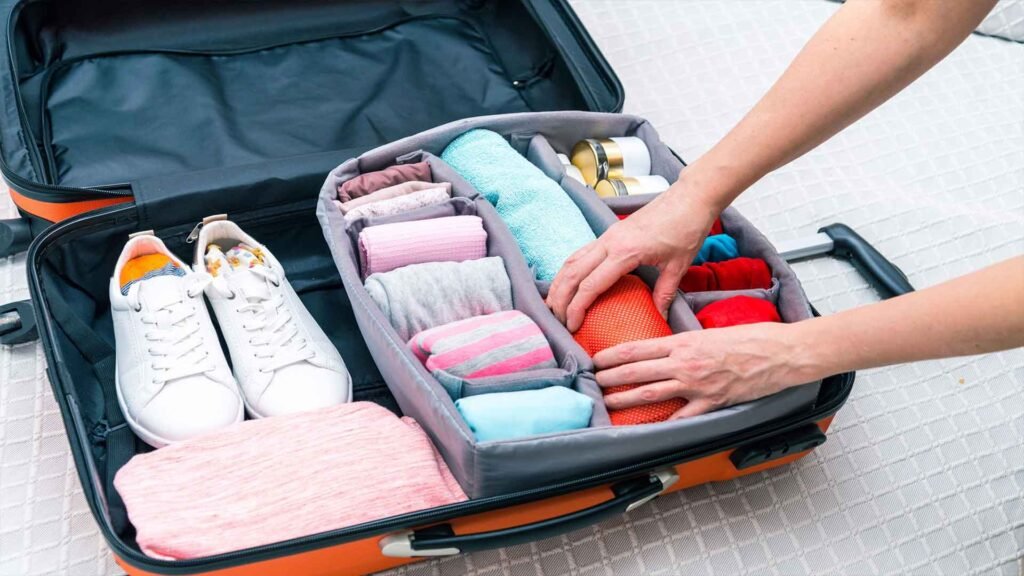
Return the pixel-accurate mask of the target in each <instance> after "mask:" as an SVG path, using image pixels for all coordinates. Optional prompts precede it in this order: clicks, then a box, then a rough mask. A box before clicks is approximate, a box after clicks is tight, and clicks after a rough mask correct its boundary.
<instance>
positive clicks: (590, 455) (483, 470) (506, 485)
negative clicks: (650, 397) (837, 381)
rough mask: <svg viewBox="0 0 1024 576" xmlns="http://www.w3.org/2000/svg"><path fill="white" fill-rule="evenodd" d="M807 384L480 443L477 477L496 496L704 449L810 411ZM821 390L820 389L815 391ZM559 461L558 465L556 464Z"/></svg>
mask: <svg viewBox="0 0 1024 576" xmlns="http://www.w3.org/2000/svg"><path fill="white" fill-rule="evenodd" d="M806 388H807V386H799V387H796V388H790V389H788V390H784V391H782V392H780V393H778V394H774V395H772V396H769V397H767V398H762V399H761V400H758V401H756V402H749V403H746V404H739V405H736V406H731V407H729V408H725V409H722V410H719V411H717V412H712V413H710V414H703V415H701V416H695V417H693V418H686V419H683V420H672V421H668V422H659V423H656V424H646V425H642V426H603V427H599V428H587V429H584V430H574V431H570V432H561V433H556V434H549V435H544V436H538V437H533V438H529V439H523V440H505V441H500V442H485V443H480V444H477V458H476V464H477V475H478V476H477V478H478V479H479V481H480V482H482V483H483V488H484V489H485V490H486V492H488V493H490V494H501V493H507V492H512V491H515V490H522V489H525V488H531V487H538V486H544V485H550V484H553V483H556V482H562V481H566V480H570V479H574V478H580V477H583V476H586V475H588V474H595V473H598V472H603V471H607V470H610V469H613V468H616V467H620V466H625V465H627V464H630V463H637V462H640V461H643V460H646V459H650V458H654V457H657V456H664V455H667V454H671V453H673V452H676V451H678V450H679V449H680V448H682V447H685V446H699V445H701V444H705V443H707V442H710V441H712V440H716V439H721V438H723V437H727V436H729V435H732V434H735V433H736V432H737V431H738V430H746V429H749V428H753V427H757V426H759V425H762V424H764V423H766V422H768V421H770V420H772V419H774V418H778V417H780V416H783V415H786V414H792V413H794V412H796V411H799V410H802V409H806V408H807V407H808V406H807V403H806V394H805V393H804V389H806ZM815 390H816V389H815ZM553 463H556V464H557V465H555V466H552V464H553Z"/></svg>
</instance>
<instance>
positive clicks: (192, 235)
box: [185, 222, 204, 244]
mask: <svg viewBox="0 0 1024 576" xmlns="http://www.w3.org/2000/svg"><path fill="white" fill-rule="evenodd" d="M203 224H204V222H200V223H199V224H196V227H195V228H193V229H192V231H191V232H189V233H188V237H187V238H185V243H186V244H192V243H194V242H195V241H196V240H199V231H200V230H202V229H203Z"/></svg>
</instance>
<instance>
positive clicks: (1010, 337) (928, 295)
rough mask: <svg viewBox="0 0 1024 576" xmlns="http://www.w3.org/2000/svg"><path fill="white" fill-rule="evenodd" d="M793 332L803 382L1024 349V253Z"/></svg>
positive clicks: (808, 323) (809, 323)
mask: <svg viewBox="0 0 1024 576" xmlns="http://www.w3.org/2000/svg"><path fill="white" fill-rule="evenodd" d="M787 329H788V330H791V333H790V334H789V335H788V337H789V338H791V341H792V342H793V343H794V346H793V351H794V355H795V356H796V358H795V359H794V363H795V364H796V365H798V366H799V367H800V368H799V370H801V371H802V374H801V378H798V379H802V380H803V381H809V380H813V379H817V378H821V377H824V376H827V375H830V374H837V373H840V372H848V371H851V370H862V369H866V368H874V367H878V366H887V365H890V364H898V363H903V362H914V361H918V360H928V359H933V358H944V357H950V356H966V355H970V354H982V353H986V352H994V351H997V350H1005V349H1009V348H1015V347H1018V346H1024V256H1018V257H1016V258H1012V259H1010V260H1006V261H1004V262H1002V263H999V264H996V265H994V266H990V267H988V268H985V269H983V270H980V271H978V272H974V273H973V274H969V275H967V276H963V277H960V278H956V279H954V280H950V281H949V282H945V283H943V284H939V285H937V286H934V287H931V288H927V289H925V290H920V291H917V292H913V293H911V294H907V295H905V296H900V297H898V298H893V299H891V300H886V301H884V302H879V303H878V304H873V305H870V306H865V307H862V308H856V309H852V310H847V311H845V312H840V313H838V314H834V315H831V316H827V317H822V318H815V319H813V320H808V321H805V322H800V323H798V324H792V325H789V326H787Z"/></svg>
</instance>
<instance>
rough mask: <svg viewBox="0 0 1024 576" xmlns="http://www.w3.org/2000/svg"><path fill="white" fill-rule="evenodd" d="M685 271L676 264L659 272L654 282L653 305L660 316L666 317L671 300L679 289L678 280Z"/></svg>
mask: <svg viewBox="0 0 1024 576" xmlns="http://www.w3.org/2000/svg"><path fill="white" fill-rule="evenodd" d="M685 272H686V269H685V268H682V269H680V268H678V267H676V266H666V267H665V268H664V269H663V270H662V271H661V274H660V275H658V281H657V282H655V283H654V292H653V294H652V295H653V297H654V305H655V306H657V307H658V312H660V313H661V317H662V318H667V317H668V309H669V308H670V307H671V306H672V301H673V300H675V298H676V294H677V293H678V291H679V282H680V280H682V279H683V273H685Z"/></svg>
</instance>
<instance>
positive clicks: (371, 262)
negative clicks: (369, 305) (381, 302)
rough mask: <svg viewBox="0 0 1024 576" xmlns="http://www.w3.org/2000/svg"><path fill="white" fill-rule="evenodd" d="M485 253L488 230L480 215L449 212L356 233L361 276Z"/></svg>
mask: <svg viewBox="0 0 1024 576" xmlns="http://www.w3.org/2000/svg"><path fill="white" fill-rule="evenodd" d="M484 256H487V232H486V231H485V230H484V226H483V221H482V220H481V219H480V217H479V216H448V217H446V218H434V219H430V220H416V221H412V222H395V223H392V224H381V225H379V226H370V227H369V228H364V229H363V231H362V232H360V233H359V264H360V268H361V269H362V273H363V279H364V280H365V279H366V278H368V277H369V276H370V275H371V274H376V273H378V272H390V271H391V270H394V269H396V268H401V267H402V266H408V265H410V264H425V263H427V262H462V261H464V260H476V259H478V258H483V257H484Z"/></svg>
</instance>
